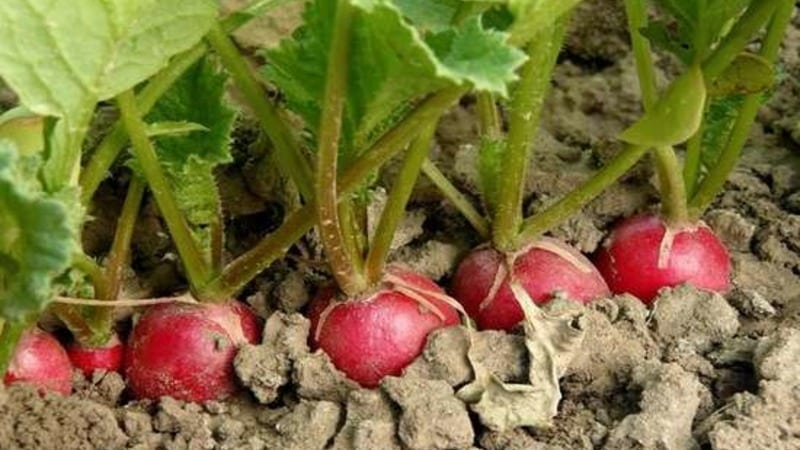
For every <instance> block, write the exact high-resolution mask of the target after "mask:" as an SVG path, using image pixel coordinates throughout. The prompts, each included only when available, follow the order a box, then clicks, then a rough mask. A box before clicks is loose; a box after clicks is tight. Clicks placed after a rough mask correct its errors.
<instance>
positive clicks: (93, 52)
mask: <svg viewBox="0 0 800 450" xmlns="http://www.w3.org/2000/svg"><path fill="white" fill-rule="evenodd" d="M216 11H217V8H216V2H214V1H212V0H159V1H156V0H73V1H51V0H3V1H0V23H2V24H3V26H2V27H0V77H2V78H4V79H5V81H6V82H7V83H8V85H9V86H10V87H11V88H12V89H13V90H14V91H15V92H16V93H17V94H18V95H19V96H20V100H21V102H22V104H23V105H25V106H27V107H28V108H29V109H30V110H31V111H33V112H35V113H37V114H41V115H47V116H58V117H65V116H68V115H72V114H76V111H85V110H87V109H91V108H93V107H94V104H95V103H97V102H98V101H101V100H104V99H107V98H110V97H113V96H115V95H117V94H118V93H120V92H122V91H125V90H127V89H130V88H132V87H133V86H135V85H136V84H137V83H139V82H141V81H143V80H145V79H147V78H148V77H150V76H151V75H153V74H154V73H156V72H157V71H158V70H159V69H160V68H162V67H163V66H164V65H166V63H167V61H168V60H169V58H170V57H171V56H172V55H174V54H176V53H178V52H181V51H183V50H187V49H188V48H190V47H191V46H192V45H194V44H196V43H197V42H198V41H199V40H200V39H201V38H202V36H203V35H204V34H205V33H206V31H207V30H208V29H209V27H210V26H211V24H212V23H213V20H215V16H216Z"/></svg>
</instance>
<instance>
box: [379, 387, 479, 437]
mask: <svg viewBox="0 0 800 450" xmlns="http://www.w3.org/2000/svg"><path fill="white" fill-rule="evenodd" d="M381 387H382V388H383V390H384V391H386V393H388V394H389V396H390V397H391V398H392V400H394V401H395V402H397V404H399V405H400V408H401V409H402V411H403V412H402V414H401V415H400V421H399V424H398V436H399V437H400V440H401V441H402V442H403V444H405V445H406V446H407V447H408V448H409V449H412V450H449V449H465V448H468V447H470V446H471V445H472V441H473V440H474V439H475V433H474V431H473V429H472V423H471V422H470V419H469V414H468V413H467V407H466V406H465V405H464V403H462V402H461V401H460V400H458V399H457V398H456V396H455V394H454V392H453V388H452V387H450V385H448V384H447V383H446V382H444V381H441V380H425V379H420V378H412V377H403V378H398V377H387V378H385V379H384V380H383V382H382V383H381Z"/></svg>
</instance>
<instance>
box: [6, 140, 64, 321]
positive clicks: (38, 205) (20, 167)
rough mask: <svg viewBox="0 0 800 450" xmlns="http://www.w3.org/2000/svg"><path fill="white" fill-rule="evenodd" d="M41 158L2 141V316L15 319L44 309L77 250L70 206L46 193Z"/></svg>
mask: <svg viewBox="0 0 800 450" xmlns="http://www.w3.org/2000/svg"><path fill="white" fill-rule="evenodd" d="M37 161H39V159H38V158H37V157H20V156H19V155H18V154H17V151H16V149H15V148H14V146H13V145H12V144H11V143H10V142H9V141H4V140H0V230H2V233H0V318H4V319H9V320H11V321H21V320H26V319H27V318H28V316H29V315H30V314H32V313H36V312H39V311H41V310H42V309H43V308H44V306H45V305H46V304H47V302H48V301H49V300H50V298H51V296H52V294H53V292H52V286H53V281H54V279H55V277H56V276H58V275H59V274H60V273H61V272H63V271H64V270H65V269H66V268H67V266H68V265H69V263H70V254H71V252H72V249H73V236H74V233H75V229H74V228H71V225H74V222H72V221H71V220H70V219H69V214H68V212H67V211H68V208H69V207H70V206H67V205H66V204H65V203H64V202H63V201H61V200H60V199H58V198H56V197H53V196H51V195H48V194H46V193H44V192H43V190H42V189H41V186H40V185H39V184H38V182H37V181H36V177H35V176H32V175H33V174H34V173H36V170H37V169H38V167H37V165H38V164H37Z"/></svg>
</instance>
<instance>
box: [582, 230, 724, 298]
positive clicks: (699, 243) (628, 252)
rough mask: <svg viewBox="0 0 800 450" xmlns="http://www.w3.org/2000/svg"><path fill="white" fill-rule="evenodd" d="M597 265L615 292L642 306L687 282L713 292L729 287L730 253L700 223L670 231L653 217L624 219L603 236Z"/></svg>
mask: <svg viewBox="0 0 800 450" xmlns="http://www.w3.org/2000/svg"><path fill="white" fill-rule="evenodd" d="M596 263H597V267H598V269H600V272H601V273H602V274H603V276H604V277H605V279H606V281H607V282H608V285H609V286H610V287H611V290H612V291H613V292H615V293H623V292H627V293H630V294H633V295H635V296H636V297H638V298H640V299H641V300H642V301H644V302H645V303H650V302H651V301H652V300H653V298H654V297H655V296H656V294H658V290H659V289H661V288H663V287H667V286H676V285H679V284H683V283H689V284H691V285H693V286H695V287H698V288H701V289H707V290H710V291H715V292H725V291H727V290H728V288H729V287H730V273H731V262H730V257H729V255H728V250H727V249H726V248H725V246H724V245H723V244H722V243H721V242H720V240H719V239H718V238H717V236H716V235H715V234H714V232H713V231H711V229H710V228H708V226H706V225H705V224H703V223H702V222H700V223H697V224H694V225H685V226H681V227H673V228H669V227H667V224H666V223H665V222H664V220H663V219H662V218H660V217H658V216H655V215H652V214H645V215H639V216H634V217H631V218H628V219H626V220H624V221H622V222H621V223H619V224H618V225H616V226H615V227H614V229H613V231H612V232H611V234H610V235H609V237H608V238H606V241H605V242H604V244H603V247H602V248H601V249H600V251H599V253H598V254H597V258H596Z"/></svg>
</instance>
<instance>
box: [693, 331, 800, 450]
mask: <svg viewBox="0 0 800 450" xmlns="http://www.w3.org/2000/svg"><path fill="white" fill-rule="evenodd" d="M798 355H800V330H798V329H791V328H784V329H781V330H779V331H778V332H776V333H775V334H773V335H770V336H767V337H765V338H763V339H761V340H760V341H759V343H758V345H757V346H756V351H755V357H754V360H755V361H754V362H755V364H756V372H757V373H758V375H759V376H760V377H761V382H760V384H759V392H758V396H756V395H753V394H750V393H742V394H737V395H736V396H734V397H733V399H732V400H731V401H730V402H729V403H728V405H727V406H726V407H724V408H722V409H720V410H719V411H718V413H717V414H715V415H714V416H712V417H710V418H709V419H708V420H706V421H705V422H704V423H703V424H701V426H700V427H699V429H701V430H711V431H710V432H709V433H708V440H709V442H710V444H711V447H712V448H713V449H715V450H745V449H748V450H749V449H764V450H766V449H776V450H790V449H792V450H794V449H798V448H800V414H798V411H800V375H798V374H800V360H798V357H797V356H798Z"/></svg>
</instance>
